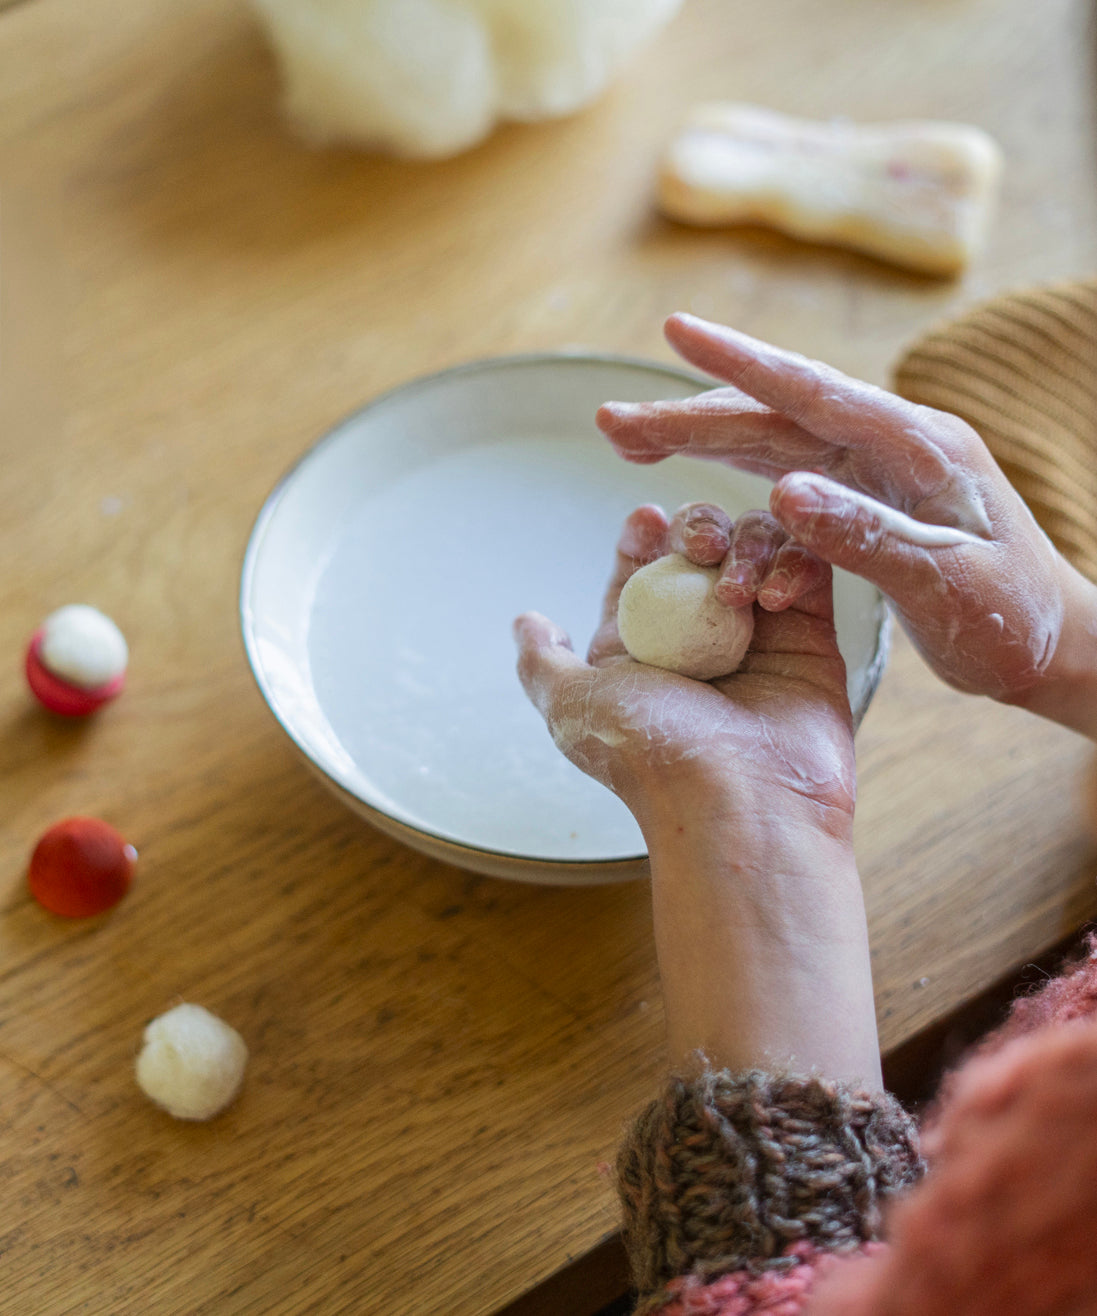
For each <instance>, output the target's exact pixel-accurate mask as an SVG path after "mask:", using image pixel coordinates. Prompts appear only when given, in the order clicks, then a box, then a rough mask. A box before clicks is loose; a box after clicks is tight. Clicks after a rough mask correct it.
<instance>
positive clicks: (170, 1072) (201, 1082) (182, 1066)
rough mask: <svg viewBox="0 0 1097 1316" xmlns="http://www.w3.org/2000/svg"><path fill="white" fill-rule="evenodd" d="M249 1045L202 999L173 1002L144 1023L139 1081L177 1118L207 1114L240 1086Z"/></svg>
mask: <svg viewBox="0 0 1097 1316" xmlns="http://www.w3.org/2000/svg"><path fill="white" fill-rule="evenodd" d="M247 1062H248V1048H247V1046H246V1045H245V1043H244V1039H243V1038H242V1037H241V1036H240V1034H239V1033H238V1032H237V1031H236V1029H235V1028H232V1027H230V1026H229V1025H228V1024H227V1023H225V1021H224V1020H223V1019H218V1017H217V1016H216V1015H215V1014H211V1013H210V1012H209V1010H206V1009H204V1008H203V1007H202V1006H201V1005H186V1004H184V1005H177V1006H175V1008H174V1009H172V1010H168V1011H167V1013H166V1014H162V1015H160V1016H159V1018H157V1019H154V1020H153V1021H152V1023H150V1024H149V1025H148V1027H147V1028H146V1029H145V1035H144V1039H143V1042H142V1045H141V1053H140V1055H139V1056H138V1057H137V1083H138V1086H139V1087H140V1088H141V1091H142V1092H144V1094H145V1096H147V1097H149V1098H150V1099H151V1100H152V1101H155V1102H156V1104H157V1105H158V1106H163V1107H164V1109H165V1110H166V1111H167V1112H168V1113H169V1114H170V1115H174V1116H175V1117H176V1119H181V1120H208V1119H211V1118H212V1117H213V1116H214V1115H216V1114H217V1113H218V1112H219V1111H222V1110H224V1108H225V1107H226V1106H227V1105H228V1104H229V1102H230V1101H231V1100H232V1099H233V1097H235V1096H236V1094H237V1092H238V1091H239V1090H240V1084H241V1083H242V1082H243V1079H244V1068H245V1066H246V1065H247Z"/></svg>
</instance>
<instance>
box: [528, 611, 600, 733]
mask: <svg viewBox="0 0 1097 1316" xmlns="http://www.w3.org/2000/svg"><path fill="white" fill-rule="evenodd" d="M514 640H515V643H516V644H517V645H518V679H519V680H520V681H521V682H522V689H523V690H524V691H525V692H526V695H527V696H528V697H529V700H530V702H531V703H532V704H533V706H534V707H535V708H536V709H537V711H538V712H539V713H540V714H541V716H542V717H543V718H544V719H545V720H546V722H547V721H548V720H549V716H550V710H551V708H552V704H553V698H554V695H555V694H556V692H557V690H558V688H559V686H560V684H561V681H562V680H563V678H565V677H567V676H570V675H573V674H574V673H575V672H576V671H585V670H586V668H587V664H586V663H585V662H584V661H583V660H582V658H580V657H579V656H578V655H577V654H576V653H575V652H574V650H573V649H572V647H571V640H570V639H569V638H568V635H567V632H566V631H564V630H562V629H561V628H560V627H559V626H557V625H556V623H555V622H552V621H549V619H548V618H547V617H544V616H542V615H541V614H540V613H539V612H524V613H523V614H522V615H521V616H520V617H518V618H516V620H515V622H514Z"/></svg>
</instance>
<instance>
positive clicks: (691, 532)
mask: <svg viewBox="0 0 1097 1316" xmlns="http://www.w3.org/2000/svg"><path fill="white" fill-rule="evenodd" d="M730 547H731V517H730V516H728V514H727V512H725V511H724V509H723V508H722V507H717V506H716V504H715V503H686V504H685V506H683V507H679V509H678V510H677V512H675V513H674V515H673V516H672V517H671V518H670V527H669V528H668V530H667V550H668V552H671V553H680V554H681V555H682V556H683V557H685V558H689V560H690V561H691V562H692V563H694V565H696V566H698V567H717V566H719V565H720V563H721V562H723V560H724V558H725V557H726V556H727V551H728V549H729V548H730Z"/></svg>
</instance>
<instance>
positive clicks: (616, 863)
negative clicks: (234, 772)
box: [237, 347, 890, 885]
mask: <svg viewBox="0 0 1097 1316" xmlns="http://www.w3.org/2000/svg"><path fill="white" fill-rule="evenodd" d="M562 364H567V365H579V366H586V365H591V366H619V367H624V368H625V369H628V370H636V371H639V372H642V373H644V374H646V375H651V374H653V373H654V374H662V375H665V376H667V378H668V379H672V380H676V381H677V382H679V383H688V384H691V385H696V387H697V389H698V391H702V390H704V389H708V388H717V387H719V386H720V381H719V380H716V379H714V378H713V377H712V376H708V375H704V374H702V373H700V372H698V371H694V370H690V369H687V368H686V367H679V366H677V365H676V364H675V363H673V362H671V363H664V362H661V361H655V360H649V359H647V358H645V357H638V356H631V355H628V354H625V353H617V352H603V351H593V350H588V349H586V348H583V347H563V348H558V349H556V350H543V351H534V352H515V353H506V354H503V355H499V356H486V357H475V358H472V359H470V360H467V361H462V362H458V363H457V364H455V365H452V366H445V367H442V368H441V369H438V370H433V371H430V372H429V373H428V374H424V375H415V376H412V377H411V378H410V379H407V380H405V381H404V382H403V383H398V384H394V385H392V386H391V387H389V388H386V389H384V390H383V391H382V392H380V393H377V394H375V395H374V396H373V397H371V398H370V399H369V400H368V401H366V402H364V403H363V404H362V405H361V406H358V407H355V408H354V409H353V410H351V411H348V412H346V413H344V414H343V416H342V417H341V418H340V419H339V420H336V421H335V422H333V423H332V424H330V425H329V426H327V428H326V429H325V430H324V431H323V432H322V433H321V434H320V435H319V436H318V437H317V438H316V439H315V440H314V441H313V442H312V443H311V444H309V446H308V447H307V448H306V449H305V451H304V452H302V453H301V454H300V456H298V457H297V458H296V459H295V460H294V461H293V462H292V464H291V465H290V466H289V467H288V468H287V469H286V470H285V471H284V472H283V474H282V475H281V476H280V477H279V479H278V480H277V482H276V483H275V484H274V486H273V488H272V489H271V490H270V492H269V493H268V494H267V496H266V498H265V499H264V500H263V503H262V506H261V507H260V509H259V512H258V514H257V515H256V517H255V520H254V521H253V523H252V528H251V531H250V532H249V535H248V540H247V545H246V547H245V550H244V557H243V563H242V566H241V571H240V587H239V591H238V596H237V598H238V604H237V606H238V616H239V624H240V630H241V635H242V638H243V643H244V651H245V655H246V657H247V661H248V666H249V668H250V670H251V674H252V678H253V680H254V681H255V684H256V686H257V687H258V689H259V693H260V695H261V696H262V698H263V702H264V703H265V704H266V706H267V708H268V710H269V711H270V712H271V713H272V714H273V716H274V719H275V721H276V722H277V723H278V725H279V726H280V727H281V728H282V730H283V731H284V732H285V734H286V735H287V736H288V737H289V740H290V742H291V744H292V745H293V746H294V748H295V749H296V750H297V752H298V753H299V754H301V755H302V756H303V757H304V759H305V761H306V764H307V766H308V767H309V768H310V769H312V770H313V772H314V773H316V774H319V776H320V777H321V778H322V779H323V781H324V784H325V785H326V786H327V787H328V788H329V789H331V790H333V791H334V793H335V795H336V798H338V799H340V800H341V801H342V802H343V804H344V805H345V806H346V807H348V808H350V809H352V810H353V811H354V812H356V813H357V814H358V816H359V817H360V818H362V819H363V821H372V817H376V818H377V819H383V820H384V825H382V824H381V823H379V822H378V823H374V825H375V826H377V827H378V829H379V830H382V831H385V832H386V834H387V835H389V836H396V835H397V832H399V833H401V834H403V833H406V834H407V835H408V836H409V837H412V836H422V837H424V838H426V839H427V840H429V842H430V844H431V846H432V848H434V849H444V850H446V851H447V852H452V854H453V858H452V861H451V862H453V863H454V864H456V865H458V866H462V867H469V868H472V869H474V870H475V871H477V872H481V873H483V872H484V871H485V869H484V868H483V867H479V866H478V865H476V864H475V863H473V862H472V861H473V860H474V859H475V858H476V857H477V856H483V858H484V860H488V861H491V863H492V867H493V868H494V869H495V870H496V871H495V873H494V874H489V875H498V869H499V868H500V867H501V866H502V865H504V864H506V865H514V866H515V867H519V866H520V867H523V868H526V869H527V870H534V869H540V870H552V871H554V872H557V873H559V874H560V875H561V877H563V876H564V875H565V874H567V873H573V874H577V873H579V872H589V873H591V874H592V875H594V881H598V880H601V881H604V882H611V881H614V880H626V879H627V878H628V876H629V873H628V871H627V870H629V869H635V870H637V874H638V873H639V872H640V871H641V870H642V869H643V867H644V866H645V865H646V861H647V858H648V855H647V852H646V851H645V850H640V851H637V852H636V853H635V854H627V855H617V856H613V857H612V858H608V859H555V858H552V857H541V856H537V855H526V854H520V853H517V852H515V851H512V850H502V849H495V848H489V847H487V846H479V845H468V844H465V843H463V842H461V841H455V840H454V839H453V838H452V837H450V836H445V835H443V834H441V833H440V832H435V831H432V830H430V829H429V828H425V827H418V826H413V825H412V824H410V823H408V822H406V821H405V820H404V819H402V818H397V817H394V816H393V815H392V814H390V813H388V812H387V811H386V810H384V809H380V808H378V807H377V805H376V804H375V803H373V802H372V801H370V800H364V799H362V797H361V796H360V795H358V794H357V793H355V792H353V791H350V790H348V789H347V787H346V786H345V785H344V784H343V783H342V782H341V781H339V780H338V779H337V778H336V777H334V776H333V775H332V773H331V772H329V771H328V769H327V768H326V767H325V766H324V765H323V764H322V763H319V762H318V761H317V760H316V758H315V757H314V756H313V755H312V754H311V753H310V752H309V750H308V749H307V748H306V747H305V746H304V745H303V744H302V743H301V741H300V739H299V738H298V736H297V735H296V733H295V732H294V730H293V729H292V728H291V727H290V726H289V725H288V723H287V720H286V718H285V717H284V716H283V715H282V712H281V711H280V710H279V708H278V706H277V704H276V702H275V701H274V699H273V698H272V695H271V692H270V689H269V686H268V684H267V682H266V681H265V679H264V677H263V666H262V663H261V662H260V659H259V655H258V652H257V649H256V644H255V635H254V630H253V627H252V625H251V618H252V617H253V615H254V612H253V609H252V607H251V603H250V595H251V593H252V590H253V585H254V577H255V572H256V564H257V562H258V559H259V556H260V553H261V551H262V547H263V541H264V539H265V537H266V534H267V530H268V528H269V525H270V522H271V520H272V519H273V517H274V514H275V512H276V511H277V509H278V506H279V504H280V502H281V500H282V498H283V496H284V494H285V492H286V489H287V488H288V486H289V485H290V484H291V483H292V481H293V480H294V478H295V477H296V475H297V473H298V471H299V470H300V469H301V468H302V467H303V466H304V465H305V464H306V463H307V462H309V461H312V460H313V459H314V458H315V457H316V455H317V453H319V452H320V451H321V450H322V449H323V448H324V447H325V446H326V445H327V444H328V443H331V442H334V441H335V439H336V438H337V437H338V435H339V434H341V433H342V432H343V430H344V429H345V428H346V427H347V426H348V425H350V424H351V423H352V422H353V421H356V420H358V419H359V418H360V417H361V416H364V415H366V414H367V413H368V412H371V411H373V410H375V409H376V408H378V407H380V406H383V405H384V404H385V403H386V402H388V401H389V400H390V399H392V398H394V397H397V396H410V397H414V395H415V394H416V393H418V392H421V391H425V390H426V389H429V388H430V387H431V386H432V385H434V384H436V383H438V382H439V381H440V380H443V379H452V378H456V377H458V376H462V375H469V376H473V375H476V374H483V373H488V372H492V371H497V370H506V369H513V368H517V367H523V366H549V367H551V366H556V365H562ZM868 583H869V582H866V584H868ZM873 588H874V589H875V588H876V587H873ZM876 594H877V596H878V600H879V605H878V610H879V618H880V619H879V623H878V625H877V626H876V633H875V647H874V649H873V653H872V657H871V659H870V661H869V664H868V666H867V668H866V673H867V680H866V684H865V692H864V697H863V706H862V708H861V709H860V712H858V710H857V709H854V710H853V717H854V726H855V727H856V726H857V725H858V724H859V722H860V718H861V716H863V714H864V712H865V711H866V710H867V709H868V707H869V705H870V704H871V702H872V699H873V697H874V695H875V693H876V689H877V687H878V685H879V683H880V678H881V676H882V673H883V669H884V667H885V665H886V659H887V654H888V650H889V647H890V634H889V632H890V618H889V612H888V609H887V606H886V603H885V600H884V596H883V594H882V593H881V592H880V591H879V589H876ZM367 813H368V815H371V816H372V817H369V816H367ZM406 843H407V844H409V845H414V842H413V841H411V840H408V841H407V842H406ZM598 874H603V876H602V877H601V878H600V879H599V878H598V876H597V875H598ZM591 884H592V885H593V884H594V882H593V881H592V883H591Z"/></svg>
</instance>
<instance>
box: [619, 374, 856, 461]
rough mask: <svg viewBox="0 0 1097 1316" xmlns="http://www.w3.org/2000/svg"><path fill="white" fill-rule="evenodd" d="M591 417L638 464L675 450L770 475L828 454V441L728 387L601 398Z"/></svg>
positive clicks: (830, 448) (824, 458) (829, 456)
mask: <svg viewBox="0 0 1097 1316" xmlns="http://www.w3.org/2000/svg"><path fill="white" fill-rule="evenodd" d="M595 420H596V422H597V424H598V427H599V429H600V430H601V431H602V433H603V434H604V435H605V436H606V438H608V439H609V441H610V443H612V444H613V446H614V448H615V449H616V450H617V453H618V455H619V456H621V457H624V458H625V460H626V461H630V462H633V463H635V464H639V465H650V464H651V463H653V462H657V461H662V460H663V458H664V457H670V456H672V455H673V454H674V453H679V452H680V453H684V454H685V455H686V456H689V457H700V458H707V459H709V460H712V461H724V462H729V463H730V464H732V465H734V466H736V467H737V468H738V469H739V470H742V471H750V472H751V473H752V474H754V475H764V476H766V477H767V478H768V479H771V480H776V479H777V478H778V477H779V476H781V475H784V474H785V472H786V471H790V470H796V469H802V468H807V469H810V470H814V469H816V468H818V467H823V466H826V465H827V464H828V463H830V462H831V461H832V460H833V458H834V448H833V445H832V444H829V443H827V442H825V441H824V440H822V439H819V438H817V437H816V436H815V435H813V434H809V433H808V432H807V430H805V429H803V428H802V427H801V426H799V425H797V424H795V423H794V422H793V421H790V420H788V419H787V418H786V417H784V416H782V415H780V414H779V413H778V412H775V411H773V410H771V409H770V408H769V407H764V406H762V404H761V403H759V402H755V401H754V400H753V398H749V397H747V396H746V394H745V393H742V392H740V390H739V389H734V388H717V389H712V390H710V391H709V392H707V393H700V394H698V395H697V396H695V397H691V398H678V399H673V400H668V401H664V402H606V403H604V404H603V405H602V406H601V407H600V408H599V409H598V411H597V413H596V414H595Z"/></svg>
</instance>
